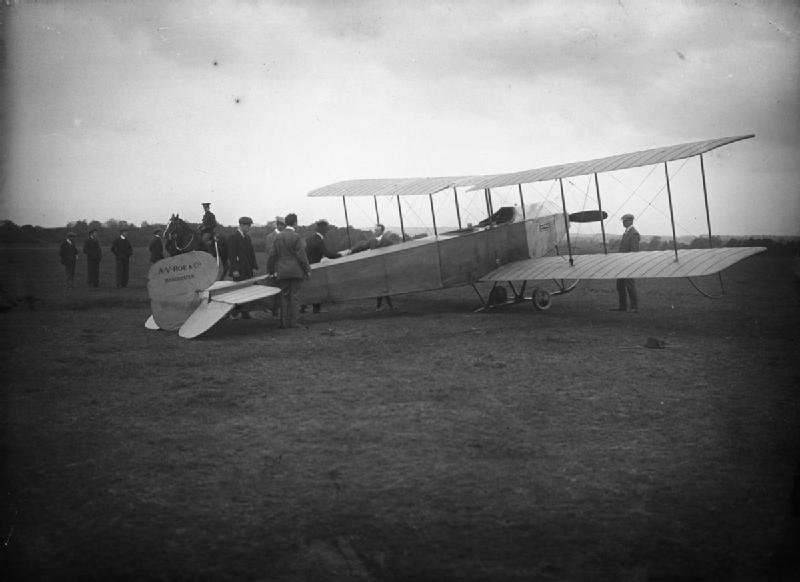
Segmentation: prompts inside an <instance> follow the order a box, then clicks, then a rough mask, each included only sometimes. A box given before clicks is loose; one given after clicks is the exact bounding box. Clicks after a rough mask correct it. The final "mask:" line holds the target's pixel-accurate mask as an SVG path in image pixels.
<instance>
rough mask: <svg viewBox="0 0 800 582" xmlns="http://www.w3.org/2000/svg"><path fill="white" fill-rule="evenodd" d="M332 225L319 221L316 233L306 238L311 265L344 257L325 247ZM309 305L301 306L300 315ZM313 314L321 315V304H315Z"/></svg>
mask: <svg viewBox="0 0 800 582" xmlns="http://www.w3.org/2000/svg"><path fill="white" fill-rule="evenodd" d="M329 229H330V224H328V221H327V220H324V219H323V220H318V221H317V224H316V226H315V232H314V233H313V234H312V235H310V236H308V237H306V255H307V256H308V262H309V264H311V265H313V264H315V263H319V262H321V261H322V258H323V257H325V258H327V259H338V258H340V257H341V256H342V254H341V253H334V252H332V251H329V250H328V247H327V246H326V245H325V235H326V234H328V230H329ZM307 307H308V306H307V305H301V306H300V313H305V312H306V308H307ZM312 309H313V312H314V313H320V312H321V311H322V304H321V303H314V305H313V308H312Z"/></svg>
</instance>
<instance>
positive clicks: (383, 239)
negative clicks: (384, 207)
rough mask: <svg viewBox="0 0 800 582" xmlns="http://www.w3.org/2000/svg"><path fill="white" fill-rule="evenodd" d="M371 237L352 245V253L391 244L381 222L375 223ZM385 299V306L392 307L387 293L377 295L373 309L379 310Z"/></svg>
mask: <svg viewBox="0 0 800 582" xmlns="http://www.w3.org/2000/svg"><path fill="white" fill-rule="evenodd" d="M372 233H373V235H374V236H373V237H372V238H371V239H369V240H367V241H364V242H362V243H360V244H357V245H356V246H355V247H353V250H352V251H351V252H353V253H360V252H362V251H368V250H374V249H380V248H383V247H388V246H391V245H392V241H391V240H389V237H387V236H384V235H385V234H386V227H385V226H383V225H382V224H380V223H378V224H376V225H375V229H374V230H373V231H372ZM384 299H386V307H388V308H389V309H394V305H392V298H391V297H389V296H388V295H386V296H384V297H378V298H377V301H376V305H375V311H380V310H381V304H382V302H383V300H384Z"/></svg>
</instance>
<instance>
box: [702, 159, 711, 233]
mask: <svg viewBox="0 0 800 582" xmlns="http://www.w3.org/2000/svg"><path fill="white" fill-rule="evenodd" d="M700 174H701V175H702V176H703V198H704V199H705V201H706V224H708V248H713V246H714V244H713V243H712V242H711V213H710V212H709V211H708V190H707V189H706V167H705V165H704V164H703V154H700Z"/></svg>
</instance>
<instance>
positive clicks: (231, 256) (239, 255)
mask: <svg viewBox="0 0 800 582" xmlns="http://www.w3.org/2000/svg"><path fill="white" fill-rule="evenodd" d="M251 226H253V219H252V218H250V217H249V216H242V217H241V218H240V219H239V228H238V229H236V232H234V233H233V234H232V235H230V236H229V237H228V240H227V247H228V265H229V269H230V273H231V277H233V280H234V281H244V280H245V279H251V278H252V277H253V273H254V272H255V271H258V263H256V252H255V250H254V249H253V241H252V239H251V238H250V235H249V234H247V233H248V231H249V230H250V227H251Z"/></svg>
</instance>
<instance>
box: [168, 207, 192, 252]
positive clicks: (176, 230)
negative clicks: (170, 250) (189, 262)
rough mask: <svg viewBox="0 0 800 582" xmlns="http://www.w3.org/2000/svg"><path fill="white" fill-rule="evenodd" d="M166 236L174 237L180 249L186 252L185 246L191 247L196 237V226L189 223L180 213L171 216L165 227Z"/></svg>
mask: <svg viewBox="0 0 800 582" xmlns="http://www.w3.org/2000/svg"><path fill="white" fill-rule="evenodd" d="M164 238H165V239H166V240H170V239H173V240H174V241H175V243H176V245H178V247H179V250H181V252H184V251H183V249H184V248H189V247H190V246H191V245H192V243H193V239H194V228H192V226H191V225H189V224H187V223H186V222H185V221H184V220H183V219H182V218H181V217H180V215H178V214H173V215H172V216H170V217H169V222H168V223H167V227H166V228H165V229H164Z"/></svg>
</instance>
